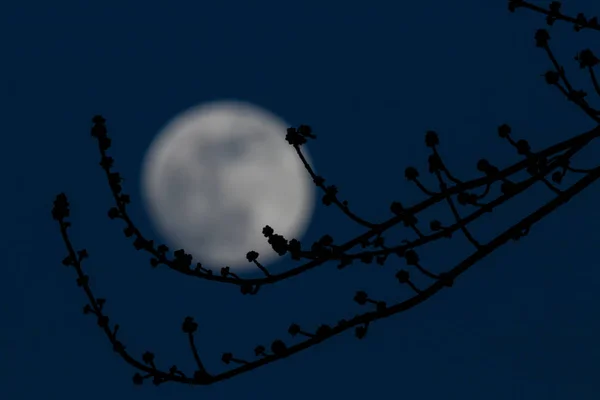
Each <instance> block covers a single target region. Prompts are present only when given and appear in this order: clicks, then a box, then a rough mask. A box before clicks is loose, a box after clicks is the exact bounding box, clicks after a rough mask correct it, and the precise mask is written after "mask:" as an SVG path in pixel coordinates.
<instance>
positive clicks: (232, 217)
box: [141, 101, 315, 271]
mask: <svg viewBox="0 0 600 400" xmlns="http://www.w3.org/2000/svg"><path fill="white" fill-rule="evenodd" d="M287 127H288V125H287V124H286V123H285V122H284V121H282V120H281V119H279V118H278V117H276V116H275V115H273V114H271V113H270V112H268V111H266V110H264V109H262V108H259V107H257V106H255V105H252V104H249V103H245V102H240V101H219V102H211V103H206V104H201V105H199V106H195V107H192V108H190V109H188V110H186V111H184V112H183V113H181V114H179V115H177V116H175V118H173V119H172V120H171V121H169V122H168V123H167V125H166V126H165V127H164V128H163V129H162V130H161V131H160V132H159V134H158V135H157V136H156V137H155V139H154V140H153V141H152V143H151V144H150V147H149V148H148V151H147V153H146V155H145V157H144V160H143V165H142V177H141V186H142V196H143V198H144V203H145V206H146V210H147V212H148V214H149V217H150V220H151V221H152V223H153V225H154V227H155V228H156V229H157V231H158V232H160V234H161V235H163V236H164V238H165V240H166V241H167V242H168V244H169V245H170V246H175V247H177V248H183V249H184V250H185V251H186V252H187V253H189V254H191V255H192V256H193V257H194V260H193V262H194V263H196V262H200V263H202V265H203V266H209V267H213V268H215V267H216V268H220V267H224V266H229V267H230V268H232V269H234V270H238V271H240V270H245V271H248V270H249V269H250V268H255V269H256V267H255V266H254V264H253V263H250V262H248V260H246V253H247V252H249V251H251V250H255V251H256V252H258V253H259V254H260V256H259V258H258V261H259V262H261V264H263V265H266V264H269V263H271V262H273V261H274V260H275V258H277V257H279V256H278V255H277V253H275V252H274V251H273V249H272V248H271V245H269V243H268V242H267V238H265V237H264V236H263V235H262V229H263V228H264V226H265V225H269V226H271V227H272V228H273V229H274V230H275V232H276V233H278V234H280V235H283V236H284V237H285V238H286V239H288V240H290V239H292V238H297V239H300V236H301V235H302V234H303V233H304V232H305V230H306V228H307V225H308V223H309V221H310V218H311V216H312V213H313V208H314V195H315V194H314V186H313V183H312V180H311V179H310V175H309V174H308V172H307V171H306V169H305V168H304V165H303V164H302V161H301V160H300V158H299V157H298V155H297V154H296V152H295V151H294V148H293V147H292V146H290V145H289V144H288V143H287V141H286V140H285V135H286V129H287ZM302 152H303V154H304V155H305V156H306V159H307V161H308V162H309V163H310V159H309V158H308V154H307V152H306V148H305V147H304V148H303V149H302ZM174 250H176V249H174Z"/></svg>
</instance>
